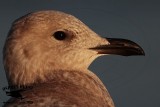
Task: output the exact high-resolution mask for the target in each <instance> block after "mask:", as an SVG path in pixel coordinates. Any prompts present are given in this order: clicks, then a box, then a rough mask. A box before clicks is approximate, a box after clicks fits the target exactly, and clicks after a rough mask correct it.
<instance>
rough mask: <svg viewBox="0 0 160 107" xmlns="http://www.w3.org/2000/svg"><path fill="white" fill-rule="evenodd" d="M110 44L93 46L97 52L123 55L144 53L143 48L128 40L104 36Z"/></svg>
mask: <svg viewBox="0 0 160 107" xmlns="http://www.w3.org/2000/svg"><path fill="white" fill-rule="evenodd" d="M106 39H107V41H109V43H110V44H107V45H100V46H97V47H93V48H90V49H93V50H95V51H97V52H98V54H114V55H123V56H132V55H145V53H144V51H143V49H142V48H141V47H140V46H139V45H138V44H136V43H135V42H132V41H130V40H126V39H118V38H106Z"/></svg>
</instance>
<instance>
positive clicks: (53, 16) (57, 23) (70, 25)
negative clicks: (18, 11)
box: [14, 11, 88, 33]
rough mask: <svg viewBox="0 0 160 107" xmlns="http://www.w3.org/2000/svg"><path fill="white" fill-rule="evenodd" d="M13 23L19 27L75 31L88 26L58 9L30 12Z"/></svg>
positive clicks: (81, 30)
mask: <svg viewBox="0 0 160 107" xmlns="http://www.w3.org/2000/svg"><path fill="white" fill-rule="evenodd" d="M14 25H15V26H16V27H18V26H20V27H21V28H22V27H25V28H26V27H27V26H28V28H30V29H35V28H39V29H40V28H41V29H51V30H53V29H55V30H56V29H57V30H58V29H66V30H74V31H75V32H77V33H78V32H83V31H87V30H88V27H87V26H86V25H85V24H84V23H83V22H81V21H80V20H79V19H77V18H76V17H74V16H72V15H70V14H66V13H63V12H59V11H40V12H35V13H31V14H28V15H26V16H23V17H22V18H19V19H17V20H16V21H15V23H14ZM37 26H38V27H37ZM18 28H19V27H18Z"/></svg>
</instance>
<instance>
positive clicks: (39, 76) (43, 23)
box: [4, 11, 108, 85]
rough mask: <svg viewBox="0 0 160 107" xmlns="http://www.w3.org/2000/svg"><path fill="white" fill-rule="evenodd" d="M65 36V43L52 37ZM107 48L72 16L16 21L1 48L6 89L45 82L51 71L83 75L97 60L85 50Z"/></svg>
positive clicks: (31, 16) (29, 17)
mask: <svg viewBox="0 0 160 107" xmlns="http://www.w3.org/2000/svg"><path fill="white" fill-rule="evenodd" d="M57 31H63V32H65V34H66V35H67V36H66V39H65V40H56V39H55V38H54V36H53V35H54V33H55V32H57ZM103 44H108V41H107V40H106V39H103V38H101V37H99V36H98V35H97V34H96V33H94V32H93V31H92V30H90V28H88V27H87V26H86V25H85V24H83V23H82V22H81V21H80V20H78V19H77V18H75V17H74V16H72V15H69V14H65V13H62V12H58V11H40V12H35V13H31V14H28V15H26V16H23V17H22V18H20V19H18V20H16V21H15V22H14V23H13V25H12V27H11V30H10V32H9V34H8V37H7V40H6V43H5V47H4V66H5V70H6V74H7V78H8V81H9V84H10V85H26V84H32V83H36V82H38V81H39V80H40V81H45V77H46V76H47V75H49V74H50V72H51V71H52V72H53V71H54V70H60V69H62V70H67V69H70V70H81V71H82V72H83V71H86V70H87V68H88V66H89V65H90V64H91V62H92V61H93V60H94V59H95V58H96V57H97V56H99V55H98V54H97V52H96V51H92V50H89V48H92V47H95V46H98V45H103Z"/></svg>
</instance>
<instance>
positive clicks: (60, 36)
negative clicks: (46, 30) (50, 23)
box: [53, 31, 67, 40]
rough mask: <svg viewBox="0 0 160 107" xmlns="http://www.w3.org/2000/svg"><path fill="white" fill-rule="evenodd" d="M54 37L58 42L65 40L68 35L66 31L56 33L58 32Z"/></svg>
mask: <svg viewBox="0 0 160 107" xmlns="http://www.w3.org/2000/svg"><path fill="white" fill-rule="evenodd" d="M53 37H54V38H55V39H56V40H65V39H66V37H67V34H66V33H65V32H64V31H56V32H55V33H54V34H53Z"/></svg>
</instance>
